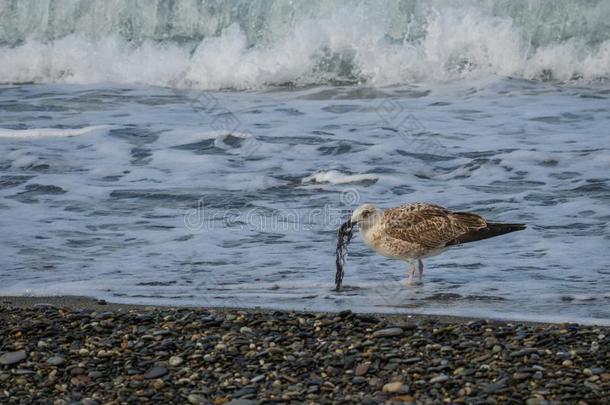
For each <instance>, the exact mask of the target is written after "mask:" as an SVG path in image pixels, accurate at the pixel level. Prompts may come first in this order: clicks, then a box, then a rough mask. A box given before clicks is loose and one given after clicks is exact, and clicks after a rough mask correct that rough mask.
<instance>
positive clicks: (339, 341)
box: [0, 297, 610, 405]
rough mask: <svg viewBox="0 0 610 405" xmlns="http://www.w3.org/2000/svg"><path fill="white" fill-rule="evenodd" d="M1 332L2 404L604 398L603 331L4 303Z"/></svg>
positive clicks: (608, 344) (609, 393) (82, 303)
mask: <svg viewBox="0 0 610 405" xmlns="http://www.w3.org/2000/svg"><path fill="white" fill-rule="evenodd" d="M0 331H2V334H0V339H2V340H1V341H0V386H2V387H4V388H3V389H2V390H0V402H2V403H6V404H13V403H14V404H17V403H53V404H58V405H61V404H69V403H74V402H79V403H82V404H86V405H101V404H105V405H114V404H117V405H118V404H120V403H135V402H162V403H176V404H184V403H190V404H214V405H223V404H228V405H254V404H270V403H311V404H314V403H315V404H318V403H322V404H327V403H328V404H331V403H345V404H348V403H363V404H371V405H372V404H380V403H391V404H394V403H405V404H435V403H441V402H445V403H447V402H448V403H464V404H475V403H515V404H516V403H526V404H528V405H544V404H553V403H579V404H581V405H584V404H601V403H607V402H604V401H607V398H610V370H609V368H610V366H609V364H610V328H609V327H602V326H585V325H577V324H542V323H531V322H506V321H488V320H481V319H471V318H459V317H444V316H441V317H438V316H419V315H374V314H355V313H352V312H351V311H342V312H339V313H322V312H318V313H315V312H297V311H274V310H258V309H250V310H246V309H230V308H194V307H162V306H156V307H155V306H144V305H125V304H112V303H104V302H101V301H99V300H95V299H91V298H85V297H0ZM51 399H52V400H51ZM52 401H53V402H52ZM579 401H580V402H579Z"/></svg>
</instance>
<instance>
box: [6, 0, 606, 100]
mask: <svg viewBox="0 0 610 405" xmlns="http://www.w3.org/2000/svg"><path fill="white" fill-rule="evenodd" d="M16 3H18V4H20V3H21V2H19V1H17V2H16ZM59 3H62V2H61V1H60V2H59ZM170 3H171V4H174V3H172V2H170ZM200 3H201V5H202V6H201V7H199V8H197V9H193V10H191V13H193V14H194V15H195V16H198V18H199V19H200V20H196V21H195V20H193V21H191V20H188V21H191V23H190V25H189V24H188V23H187V22H185V19H187V14H188V13H187V11H188V10H186V9H185V7H186V6H185V5H184V4H182V5H180V6H178V4H180V3H178V2H176V3H175V4H174V7H175V10H174V11H173V14H172V13H169V12H167V13H165V14H163V13H161V12H160V11H158V10H157V13H156V14H150V15H151V17H150V18H149V19H144V17H143V15H146V13H144V11H146V10H142V12H141V13H135V12H133V10H132V12H131V14H129V15H131V16H132V17H131V20H125V18H124V16H122V15H120V14H118V15H116V16H115V17H116V21H117V22H113V21H114V20H112V19H111V17H112V16H113V15H114V13H118V12H119V11H120V10H119V11H113V10H111V9H107V8H106V7H110V6H104V7H101V10H98V9H96V10H93V11H92V10H90V9H86V10H80V11H79V12H78V13H77V11H78V10H76V9H74V7H75V6H70V5H68V4H65V5H64V6H65V9H62V13H64V14H66V15H65V17H66V18H67V15H68V14H70V10H72V12H73V13H72V14H74V15H73V16H72V17H74V18H75V19H76V21H75V22H73V23H71V24H75V25H74V26H73V27H72V29H71V30H67V29H66V30H65V32H64V29H63V28H62V27H59V26H55V25H57V21H55V20H52V19H51V17H49V15H47V16H46V18H47V20H46V24H42V26H43V27H46V28H45V29H42V28H40V24H38V25H37V24H36V22H37V20H36V18H38V19H39V20H40V19H42V20H44V17H41V16H40V13H39V12H38V11H37V9H35V8H33V9H32V10H30V14H25V12H24V11H23V10H21V9H19V10H17V11H15V10H10V9H9V10H8V11H6V10H5V12H4V13H2V12H1V10H0V16H3V17H0V21H3V20H6V21H4V22H6V24H5V27H7V28H6V29H5V30H3V31H1V30H0V44H4V46H2V47H0V83H29V82H35V83H49V82H52V83H104V82H113V83H122V84H145V85H159V86H171V87H177V88H194V89H238V90H241V89H257V88H262V87H266V86H280V85H286V84H290V85H311V84H324V83H337V82H339V83H359V84H360V83H361V84H367V85H372V86H386V85H394V84H405V83H413V82H421V81H433V82H434V81H441V82H442V81H452V80H468V79H473V78H479V77H482V76H485V75H498V76H517V77H522V78H526V79H538V80H556V81H562V82H567V81H575V80H576V81H578V82H579V83H581V82H583V81H584V82H593V81H596V80H599V79H605V78H608V77H610V32H607V31H608V29H607V26H606V25H604V24H603V23H602V22H603V21H604V19H605V18H606V17H607V18H610V6H605V5H604V2H597V3H596V2H588V3H585V2H564V1H558V2H547V1H538V2H525V3H526V4H523V7H522V8H519V7H516V6H515V7H509V6H503V5H502V4H503V3H505V2H493V1H492V2H480V1H474V0H472V1H466V2H464V3H463V4H461V6H460V7H456V6H455V5H453V4H451V3H448V2H444V1H433V2H421V1H410V2H405V1H403V2H388V3H387V4H386V5H385V7H373V6H372V5H370V4H368V3H365V2H363V3H358V4H356V5H354V6H353V7H347V6H346V5H343V3H342V2H340V1H338V2H334V3H331V4H332V5H333V6H323V5H322V4H321V3H319V2H312V5H310V6H309V8H305V6H304V5H301V6H292V7H293V8H290V7H291V6H289V5H288V4H287V3H285V2H281V1H273V2H269V3H268V7H265V8H263V7H259V8H256V9H255V8H254V7H253V6H252V5H248V6H246V5H244V6H243V7H244V9H247V10H246V11H244V12H241V13H236V12H234V11H232V9H230V8H229V9H225V8H223V7H224V6H223V7H219V9H220V10H216V9H214V12H211V11H210V10H209V7H208V9H206V10H207V11H206V12H203V11H201V8H202V7H203V6H206V7H207V3H206V2H200ZM308 3H309V2H308ZM34 4H36V3H34ZM62 4H63V3H62ZM125 4H126V5H122V6H120V7H119V8H121V7H129V4H130V2H125ZM150 4H157V3H156V2H150ZM150 4H149V5H147V6H146V7H145V8H147V9H148V8H150V7H151V5H150ZM240 4H241V3H240ZM265 4H267V3H265ZM60 5H61V4H60ZM60 5H55V10H56V11H57V12H59V11H58V10H59V6H60ZM157 5H158V6H159V7H160V5H159V4H157ZM32 7H34V6H32ZM71 7H72V8H71ZM227 7H228V6H227ZM299 7H300V8H299ZM8 8H10V7H8ZM26 8H27V7H25V6H24V7H23V9H26ZM204 8H205V7H204ZM126 10H129V9H126ZM123 11H125V10H123ZM149 11H150V10H149ZM19 13H24V15H21V14H19ZM151 13H152V11H151ZM12 14H14V15H13V17H19V16H20V15H21V17H20V19H18V21H21V22H22V23H23V21H26V22H28V21H29V24H26V23H23V25H19V26H14V24H16V23H15V22H14V21H13V20H14V18H13V19H10V20H9V17H11V15H12ZM54 15H55V14H54ZM70 15H71V14H70ZM7 16H8V17H7ZM180 16H182V17H180ZM55 18H56V19H57V18H59V17H55ZM87 18H88V19H89V20H91V21H94V22H95V24H90V25H87V24H85V22H86V20H87ZM566 19H567V20H566ZM42 20H41V21H42ZM259 20H261V21H264V24H257V23H256V22H257V21H259ZM564 20H565V21H564ZM4 22H3V24H4ZM38 22H39V23H40V21H38ZM136 22H137V26H133V27H132V25H133V24H135V23H136ZM206 23H207V24H206ZM129 24H131V25H129ZM193 24H194V25H193ZM12 25H13V26H12ZM49 25H51V26H55V28H54V29H51V28H52V27H49ZM68 25H69V24H68ZM166 26H168V27H170V28H163V27H166ZM126 27H127V28H126ZM129 27H131V28H130V29H128V28H129ZM171 27H173V28H171ZM180 27H181V28H180ZM210 27H215V29H211V28H210ZM253 27H255V28H253ZM549 27H550V28H549ZM11 28H12V29H11ZM178 28H180V29H179V30H178ZM176 30H178V31H180V32H176Z"/></svg>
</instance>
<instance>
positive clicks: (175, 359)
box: [168, 356, 184, 367]
mask: <svg viewBox="0 0 610 405" xmlns="http://www.w3.org/2000/svg"><path fill="white" fill-rule="evenodd" d="M182 363H184V359H183V358H182V357H180V356H172V357H170V358H169V361H168V364H169V365H170V366H172V367H177V366H179V365H181V364H182Z"/></svg>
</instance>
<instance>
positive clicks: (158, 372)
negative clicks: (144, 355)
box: [144, 366, 167, 379]
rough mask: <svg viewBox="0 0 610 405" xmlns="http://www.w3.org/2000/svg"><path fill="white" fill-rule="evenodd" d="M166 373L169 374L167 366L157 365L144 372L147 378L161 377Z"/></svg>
mask: <svg viewBox="0 0 610 405" xmlns="http://www.w3.org/2000/svg"><path fill="white" fill-rule="evenodd" d="M165 374H167V369H166V368H165V367H161V366H155V367H153V368H151V369H150V370H148V371H147V372H146V373H144V378H146V379H151V378H159V377H162V376H164V375H165Z"/></svg>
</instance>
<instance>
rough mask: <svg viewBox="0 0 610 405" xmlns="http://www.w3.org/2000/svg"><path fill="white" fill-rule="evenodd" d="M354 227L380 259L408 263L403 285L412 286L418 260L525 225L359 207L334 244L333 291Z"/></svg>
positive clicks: (428, 208) (423, 208)
mask: <svg viewBox="0 0 610 405" xmlns="http://www.w3.org/2000/svg"><path fill="white" fill-rule="evenodd" d="M355 225H358V227H359V228H360V231H361V233H362V238H363V239H364V242H365V243H366V244H367V245H368V246H369V247H371V248H372V249H373V250H375V251H377V252H378V253H380V254H381V255H383V256H386V257H389V258H391V259H398V260H408V261H409V278H408V280H407V285H408V286H411V285H412V284H413V276H414V275H415V261H416V260H417V262H418V265H419V279H420V280H421V279H422V278H423V275H424V262H423V260H422V259H424V258H426V257H431V256H435V255H437V254H439V253H442V252H443V251H445V250H447V249H448V248H449V247H451V246H454V245H460V244H462V243H469V242H475V241H478V240H482V239H487V238H493V237H494V236H499V235H504V234H506V233H510V232H515V231H521V230H523V229H525V228H526V225H525V224H506V223H494V222H487V220H486V219H485V218H483V217H482V216H480V215H478V214H474V213H470V212H452V211H449V210H448V209H447V208H445V207H442V206H440V205H436V204H429V203H414V204H406V205H401V206H399V207H395V208H389V209H386V210H381V209H379V208H377V207H376V206H375V205H373V204H364V205H361V206H359V207H358V208H356V209H355V210H354V212H353V213H352V216H351V218H350V219H349V220H348V221H347V222H346V223H344V224H343V225H342V226H341V229H340V230H339V240H338V242H337V277H336V287H337V288H336V289H337V291H340V289H341V281H342V279H343V263H344V261H345V256H346V254H347V251H346V249H347V244H348V243H349V241H350V240H351V238H352V233H353V227H354V226H355Z"/></svg>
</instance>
